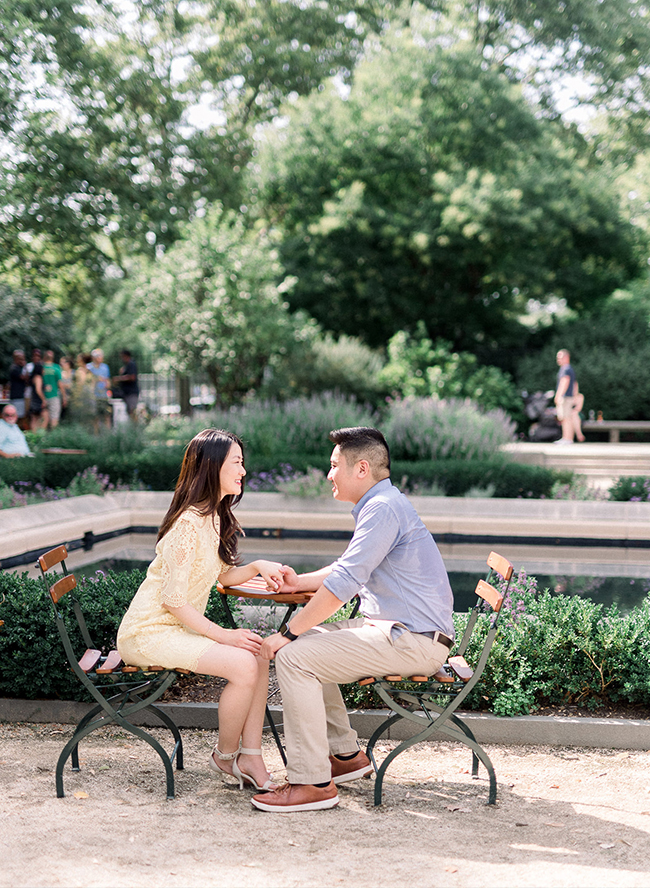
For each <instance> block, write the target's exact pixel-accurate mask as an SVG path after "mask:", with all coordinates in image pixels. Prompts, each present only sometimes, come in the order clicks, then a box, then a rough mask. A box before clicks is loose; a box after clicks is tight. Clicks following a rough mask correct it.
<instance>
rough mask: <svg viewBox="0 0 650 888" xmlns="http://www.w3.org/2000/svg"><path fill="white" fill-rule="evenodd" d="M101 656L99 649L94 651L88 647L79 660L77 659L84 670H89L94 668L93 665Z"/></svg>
mask: <svg viewBox="0 0 650 888" xmlns="http://www.w3.org/2000/svg"><path fill="white" fill-rule="evenodd" d="M101 658H102V652H101V651H94V650H92V649H91V648H89V649H88V650H87V651H86V653H85V654H84V655H83V657H82V658H81V660H79V665H80V666H81V668H82V669H83V671H84V672H90V671H91V669H94V668H95V666H96V665H97V664H98V663H99V661H100V660H101Z"/></svg>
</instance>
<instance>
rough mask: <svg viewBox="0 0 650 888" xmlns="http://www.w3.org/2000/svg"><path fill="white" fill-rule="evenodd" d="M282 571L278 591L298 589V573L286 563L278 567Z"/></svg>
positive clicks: (290, 591)
mask: <svg viewBox="0 0 650 888" xmlns="http://www.w3.org/2000/svg"><path fill="white" fill-rule="evenodd" d="M280 570H281V573H282V582H281V584H280V587H279V589H278V590H277V591H278V592H282V593H293V592H298V591H300V590H299V589H298V574H297V573H296V572H295V570H294V569H293V568H292V567H289V565H288V564H283V565H282V566H281V568H280Z"/></svg>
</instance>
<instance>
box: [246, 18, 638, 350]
mask: <svg viewBox="0 0 650 888" xmlns="http://www.w3.org/2000/svg"><path fill="white" fill-rule="evenodd" d="M287 116H288V124H287V126H286V127H285V128H283V129H279V130H277V132H275V133H274V134H273V137H272V138H270V147H269V149H268V152H267V154H266V155H264V156H263V157H262V163H261V172H262V175H263V177H264V180H263V181H264V187H263V195H264V198H265V200H266V202H267V207H268V212H269V213H270V214H271V217H272V218H273V219H274V220H275V221H276V222H277V224H278V225H279V226H280V227H281V229H282V231H283V242H282V258H283V262H284V264H285V265H286V267H287V269H288V271H289V272H290V273H292V274H295V275H296V277H297V278H298V284H297V286H296V287H295V288H294V290H293V291H292V294H291V296H290V301H291V304H292V305H293V306H295V307H300V308H304V309H306V310H308V311H309V312H311V313H312V314H313V315H314V316H315V317H316V318H317V319H318V320H319V321H320V322H321V323H322V324H323V325H324V326H326V327H328V328H329V329H331V330H334V331H336V332H344V333H347V334H350V335H354V334H359V335H361V336H362V337H363V338H365V339H366V341H368V342H369V343H370V344H372V345H377V344H381V343H384V342H386V341H387V339H388V338H389V337H390V336H391V335H392V334H393V333H394V332H395V331H397V330H400V329H402V328H404V327H411V328H412V327H413V326H414V325H415V324H416V323H417V321H418V320H420V319H422V320H424V322H425V323H426V326H427V329H428V331H429V333H430V335H432V336H433V337H437V336H442V337H444V338H445V339H448V340H449V341H451V342H452V343H454V345H455V346H457V347H458V346H461V347H469V348H472V347H474V346H475V345H476V342H477V341H481V340H483V339H484V338H486V337H487V338H488V339H498V338H499V337H502V336H503V333H504V326H507V325H508V324H509V323H512V322H513V321H514V319H515V318H516V317H517V315H518V314H521V313H522V312H523V310H524V308H525V304H526V300H528V299H530V298H541V299H545V298H547V297H548V296H549V295H553V296H555V297H563V298H565V299H566V300H567V303H568V304H569V306H571V307H572V308H574V309H576V310H582V309H584V308H585V307H587V306H588V305H589V304H591V303H593V302H594V301H595V300H598V299H602V298H604V297H605V296H606V295H607V294H608V293H610V292H611V291H612V290H613V289H614V288H615V287H617V286H619V285H620V284H621V283H622V282H624V281H625V280H627V279H628V278H629V277H631V276H633V275H634V274H636V273H638V270H639V268H640V255H639V253H638V252H637V249H636V247H637V235H636V231H635V229H634V227H633V226H632V225H631V224H630V223H629V222H628V221H627V220H626V219H625V218H624V217H623V216H622V214H621V211H620V208H619V202H618V198H617V196H616V195H615V192H614V190H613V189H612V188H611V187H610V185H609V183H608V181H607V176H606V173H605V171H603V170H602V169H600V167H599V165H598V164H597V163H595V162H591V163H589V162H587V160H585V158H584V157H583V156H581V154H580V151H579V150H578V149H577V148H576V146H575V142H576V139H577V137H576V134H575V133H573V132H569V133H568V134H567V132H566V130H565V129H564V127H562V126H561V125H559V124H557V123H554V122H549V121H545V120H543V119H540V118H539V117H537V116H536V115H535V114H534V111H533V109H532V108H531V107H530V106H529V105H528V104H527V103H526V102H525V101H524V100H523V99H522V96H521V92H520V89H519V88H518V87H516V86H513V85H512V84H511V83H510V81H509V80H508V79H507V78H506V77H505V76H504V75H503V74H502V73H499V72H498V71H495V70H493V69H491V68H487V69H486V68H485V67H484V66H483V65H482V64H481V61H480V59H478V58H477V57H476V55H475V54H474V53H468V52H467V51H461V50H458V51H450V50H448V49H443V48H440V47H437V48H436V47H431V46H427V47H421V46H418V45H417V44H416V43H414V42H413V41H412V39H411V37H410V35H405V36H403V37H401V38H398V39H396V40H395V41H394V42H393V43H392V44H390V43H388V41H386V42H385V43H384V45H383V47H382V48H381V50H380V51H379V52H378V53H377V54H376V56H375V57H374V58H373V59H370V60H368V61H364V62H362V63H360V65H359V66H358V68H357V70H356V74H355V78H354V81H353V84H352V88H351V91H350V92H349V95H347V96H341V95H340V93H339V92H337V90H336V89H334V88H330V89H329V90H327V91H326V92H323V93H319V94H316V95H312V96H310V97H308V98H306V99H305V100H303V101H300V102H297V103H295V105H294V106H293V107H292V108H291V109H290V110H289V112H288V115H287Z"/></svg>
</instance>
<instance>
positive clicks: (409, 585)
mask: <svg viewBox="0 0 650 888" xmlns="http://www.w3.org/2000/svg"><path fill="white" fill-rule="evenodd" d="M352 515H353V517H354V520H355V531H354V536H353V537H352V539H351V540H350V544H349V546H348V547H347V549H346V550H345V552H344V553H343V555H342V556H341V557H340V558H339V559H338V561H336V562H335V563H334V566H333V568H332V571H331V573H330V575H329V576H328V577H327V578H326V579H325V586H326V587H327V588H328V589H329V591H330V592H332V593H333V594H334V595H336V597H337V598H339V599H340V600H341V601H342V602H346V601H349V600H350V599H351V598H353V597H354V596H355V595H356V594H357V593H358V594H359V597H360V598H361V612H362V613H363V614H364V615H365V616H366V617H368V618H369V619H377V620H394V621H396V622H400V623H403V624H404V625H405V626H406V628H407V629H409V630H410V631H411V632H435V631H436V630H438V631H440V632H444V634H445V635H448V636H449V637H450V638H453V636H454V624H453V620H452V613H453V609H454V597H453V593H452V591H451V586H450V585H449V577H448V576H447V571H446V570H445V566H444V564H443V561H442V557H441V555H440V552H439V551H438V547H437V546H436V544H435V542H434V540H433V537H432V536H431V534H430V533H429V531H428V530H427V529H426V527H425V526H424V524H423V522H422V520H421V518H420V517H419V515H418V514H417V512H416V511H415V509H414V508H413V506H412V504H411V503H410V502H409V501H408V499H407V498H406V497H405V496H404V494H403V493H400V491H399V490H398V489H397V488H396V487H394V486H393V485H392V484H391V481H390V479H389V478H386V479H385V480H384V481H379V482H378V483H377V484H375V486H374V487H371V488H370V490H369V491H368V492H367V493H366V494H364V496H363V497H362V498H361V499H360V500H359V502H358V503H357V504H356V505H355V507H354V508H353V509H352Z"/></svg>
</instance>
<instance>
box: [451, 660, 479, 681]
mask: <svg viewBox="0 0 650 888" xmlns="http://www.w3.org/2000/svg"><path fill="white" fill-rule="evenodd" d="M448 662H449V665H450V666H451V668H452V669H453V670H454V672H455V673H456V675H457V676H458V678H460V679H461V681H469V680H470V678H471V677H472V676H473V675H474V670H473V669H472V667H471V666H470V665H469V663H468V662H467V660H466V659H465V657H450V658H449V661H448Z"/></svg>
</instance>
